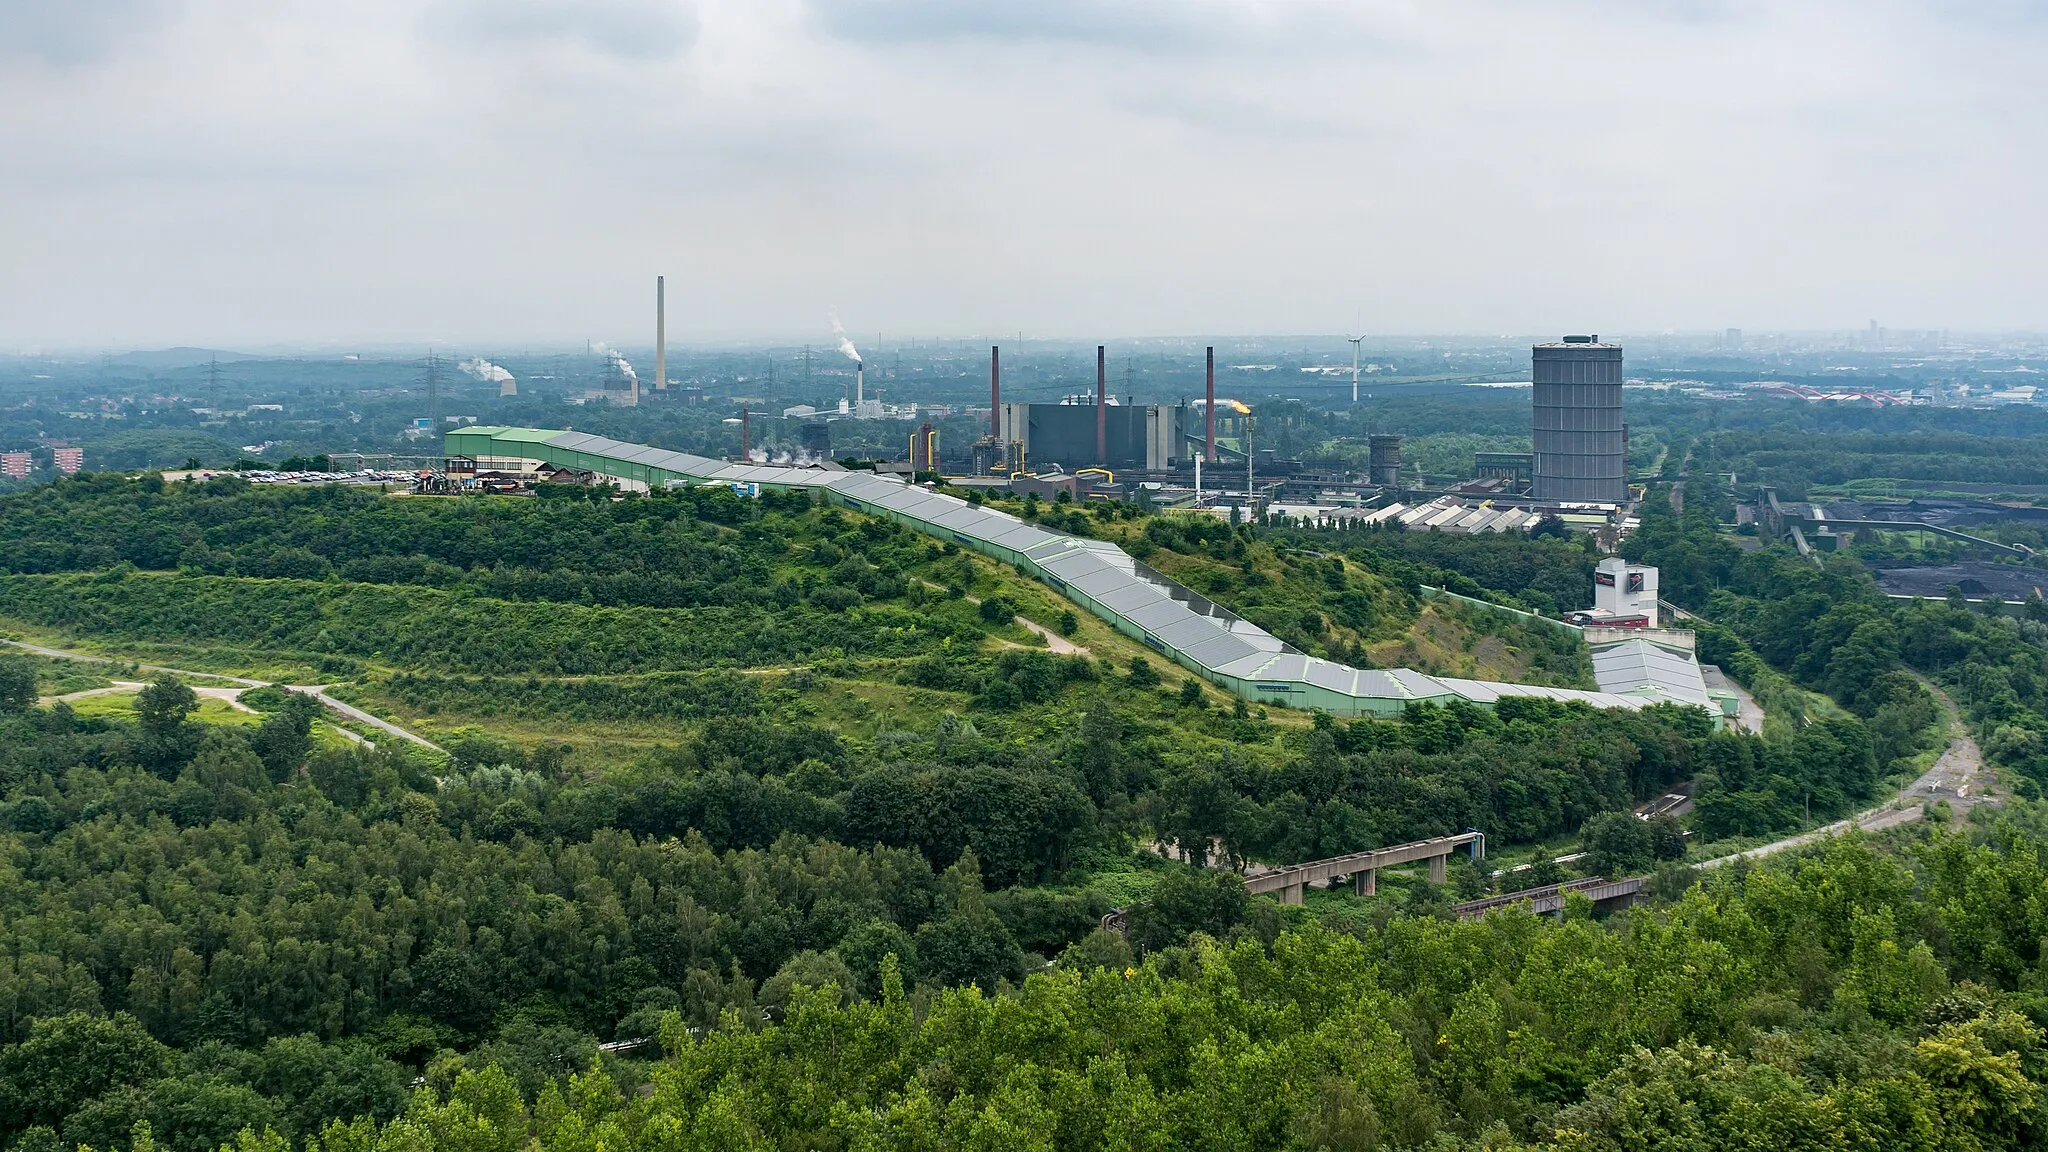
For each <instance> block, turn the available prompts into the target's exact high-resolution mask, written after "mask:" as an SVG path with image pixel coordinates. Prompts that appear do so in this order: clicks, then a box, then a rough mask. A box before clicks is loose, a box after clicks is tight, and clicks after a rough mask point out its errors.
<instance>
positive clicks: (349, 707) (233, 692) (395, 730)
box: [0, 640, 446, 752]
mask: <svg viewBox="0 0 2048 1152" xmlns="http://www.w3.org/2000/svg"><path fill="white" fill-rule="evenodd" d="M0 643H6V644H11V645H13V646H14V647H16V648H20V649H22V650H23V651H25V652H33V653H35V654H36V655H38V656H51V657H55V658H56V659H59V660H77V661H81V662H83V663H87V664H127V663H129V661H126V660H114V659H111V658H109V657H106V656H88V655H85V654H84V653H82V652H66V651H64V650H63V649H61V648H45V647H43V646H42V645H40V644H30V643H27V642H26V641H22V640H5V641H0ZM135 667H137V668H139V669H141V670H142V671H144V672H165V673H169V674H170V675H172V676H211V677H213V678H214V679H217V680H229V681H233V682H234V683H236V684H241V685H244V686H246V687H249V688H268V687H270V686H271V682H270V681H268V680H251V679H249V678H248V677H246V676H228V675H224V674H222V673H219V672H193V671H189V670H187V669H184V668H170V667H166V666H164V665H161V664H137V665H135ZM141 687H142V685H140V684H135V683H132V682H130V681H116V682H115V684H114V687H111V688H91V689H87V690H86V691H84V692H73V693H71V694H70V695H69V696H63V697H58V698H57V699H64V700H72V699H76V698H78V697H80V696H98V695H101V694H103V693H109V692H132V691H134V690H136V689H138V688H141ZM278 687H281V688H284V689H285V690H286V691H288V692H303V693H305V694H306V695H308V696H311V697H312V698H313V699H315V700H317V701H319V702H320V704H321V706H322V707H324V708H326V709H327V710H328V711H330V712H334V713H336V714H337V715H340V716H343V717H345V718H347V719H350V720H354V721H357V722H358V723H362V724H368V725H370V726H371V727H373V728H377V729H380V730H382V731H385V732H389V733H391V734H392V735H393V736H397V737H399V738H400V739H403V740H410V741H412V742H413V743H415V744H418V745H420V746H421V747H424V748H432V749H433V750H434V751H436V752H442V751H446V749H444V748H442V747H441V746H440V745H438V744H436V743H434V742H433V741H431V740H428V739H427V738H425V737H424V736H418V735H415V734H413V733H411V732H407V731H406V730H405V729H403V728H400V727H399V726H398V725H396V724H393V723H391V722H390V721H389V720H380V719H378V718H377V717H375V716H372V715H370V714H369V713H368V712H365V711H363V710H362V709H361V708H358V707H356V706H355V705H353V704H347V703H343V702H342V701H340V700H336V699H335V698H334V697H332V696H329V695H328V694H327V689H328V687H329V685H326V684H317V685H311V686H305V687H300V686H293V685H278ZM192 691H193V692H194V693H196V694H198V695H200V696H208V697H212V698H213V699H215V700H225V701H227V702H228V704H229V705H230V706H232V707H235V708H239V709H241V710H242V711H244V712H254V711H255V709H254V708H251V707H249V706H248V705H247V704H244V703H242V702H241V701H240V700H238V699H236V697H237V696H239V695H240V694H241V693H240V691H239V690H237V689H234V688H199V687H194V688H193V689H192ZM47 702H48V701H45V703H47ZM334 730H335V731H336V732H339V733H341V735H342V737H343V738H345V739H348V740H352V741H354V742H355V743H358V744H368V743H369V741H368V740H365V739H363V738H362V737H361V736H358V735H356V734H355V733H354V732H351V731H349V730H348V729H346V728H343V727H341V726H340V725H338V724H337V725H335V726H334Z"/></svg>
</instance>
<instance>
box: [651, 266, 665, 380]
mask: <svg viewBox="0 0 2048 1152" xmlns="http://www.w3.org/2000/svg"><path fill="white" fill-rule="evenodd" d="M654 390H655V391H656V392H666V391H668V278H667V277H665V276H656V277H655V278H654Z"/></svg>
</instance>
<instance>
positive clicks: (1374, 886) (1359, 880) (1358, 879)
mask: <svg viewBox="0 0 2048 1152" xmlns="http://www.w3.org/2000/svg"><path fill="white" fill-rule="evenodd" d="M1351 883H1352V886H1353V887H1354V888H1356V889H1357V891H1358V894H1359V895H1360V896H1377V895H1379V892H1380V870H1379V869H1377V868H1367V869H1366V870H1365V871H1363V872H1360V873H1359V874H1358V875H1356V876H1353V877H1352V878H1351Z"/></svg>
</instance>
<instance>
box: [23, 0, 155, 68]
mask: <svg viewBox="0 0 2048 1152" xmlns="http://www.w3.org/2000/svg"><path fill="white" fill-rule="evenodd" d="M182 7H183V4H182V2H181V0H0V59H9V58H13V59H30V60H40V61H42V62H43V63H45V64H50V65H55V66H58V67H77V66H80V65H87V64H94V63H97V62H99V61H101V60H103V59H105V58H107V57H108V56H110V55H112V54H113V52H114V51H115V50H116V49H117V48H118V47H120V45H121V44H122V43H123V42H125V41H127V40H128V39H130V38H132V37H134V36H136V35H138V34H140V33H143V32H146V31H149V30H152V29H154V28H156V27H158V26H160V25H162V24H165V23H168V22H169V20H170V18H171V17H173V16H175V15H176V14H177V11H178V10H179V9H181V8H182Z"/></svg>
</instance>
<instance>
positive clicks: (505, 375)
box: [457, 356, 512, 384]
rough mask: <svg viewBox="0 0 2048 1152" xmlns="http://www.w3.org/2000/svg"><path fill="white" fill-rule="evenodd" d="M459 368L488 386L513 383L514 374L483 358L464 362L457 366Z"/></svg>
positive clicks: (476, 357)
mask: <svg viewBox="0 0 2048 1152" xmlns="http://www.w3.org/2000/svg"><path fill="white" fill-rule="evenodd" d="M457 367H459V368H461V369H462V370H463V371H464V372H467V373H469V374H470V375H471V376H474V377H476V378H477V379H479V380H482V381H483V382H484V383H486V384H510V383H512V373H510V372H507V371H505V369H503V368H501V367H499V366H498V365H496V364H493V363H491V362H490V361H489V360H486V359H484V358H483V357H481V356H475V357H472V358H470V359H468V360H464V361H463V362H462V363H461V364H459V365H457Z"/></svg>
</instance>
